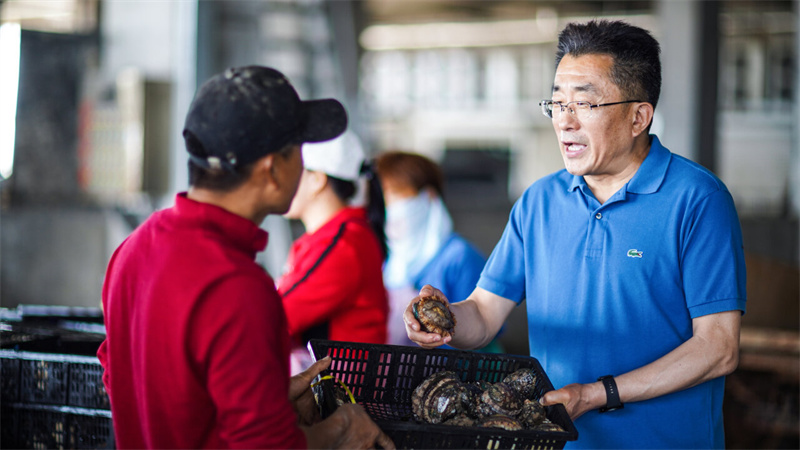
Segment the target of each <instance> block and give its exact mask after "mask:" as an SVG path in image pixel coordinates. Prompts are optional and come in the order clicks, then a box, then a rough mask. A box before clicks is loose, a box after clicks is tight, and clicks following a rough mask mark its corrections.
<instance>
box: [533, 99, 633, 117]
mask: <svg viewBox="0 0 800 450" xmlns="http://www.w3.org/2000/svg"><path fill="white" fill-rule="evenodd" d="M643 101H644V100H625V101H624V102H614V103H601V104H599V105H593V104H591V103H589V102H569V103H561V102H554V101H552V100H542V101H541V102H539V106H541V107H542V114H544V115H545V116H547V118H549V119H558V116H559V115H560V114H561V113H562V112H564V110H565V109H566V110H568V111H569V113H570V114H572V116H573V117H575V118H576V119H578V120H588V119H591V118H592V111H594V109H595V108H599V107H601V106H611V105H621V104H623V103H638V102H643Z"/></svg>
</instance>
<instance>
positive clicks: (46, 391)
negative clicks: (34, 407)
mask: <svg viewBox="0 0 800 450" xmlns="http://www.w3.org/2000/svg"><path fill="white" fill-rule="evenodd" d="M19 366H20V382H19V383H20V392H19V400H20V401H21V402H23V403H46V404H53V405H66V402H67V389H68V385H67V375H68V367H67V364H66V363H64V362H63V361H52V360H46V359H20V361H19Z"/></svg>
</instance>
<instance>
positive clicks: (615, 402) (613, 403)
mask: <svg viewBox="0 0 800 450" xmlns="http://www.w3.org/2000/svg"><path fill="white" fill-rule="evenodd" d="M597 381H601V382H602V383H603V387H605V389H606V406H603V407H602V408H600V412H601V413H604V412H609V411H615V410H617V409H622V408H623V407H624V406H625V405H623V404H622V402H621V401H620V399H619V389H617V382H616V381H614V376H613V375H604V376H602V377H600V378H598V379H597Z"/></svg>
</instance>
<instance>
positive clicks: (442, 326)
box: [403, 285, 456, 348]
mask: <svg viewBox="0 0 800 450" xmlns="http://www.w3.org/2000/svg"><path fill="white" fill-rule="evenodd" d="M403 322H405V326H406V333H407V334H408V338H409V339H411V341H413V342H414V343H416V344H417V345H419V346H420V347H423V348H435V347H438V346H440V345H443V344H446V343H448V342H450V340H452V339H453V334H454V333H455V326H456V318H455V315H454V314H453V313H452V311H451V310H450V302H449V301H448V300H447V298H446V297H445V296H444V294H442V292H441V291H440V290H438V289H436V288H434V287H432V286H430V285H425V286H423V287H422V289H420V291H419V296H417V297H414V299H412V300H411V303H409V305H408V307H407V308H406V311H405V313H404V314H403Z"/></svg>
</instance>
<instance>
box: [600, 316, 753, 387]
mask: <svg viewBox="0 0 800 450" xmlns="http://www.w3.org/2000/svg"><path fill="white" fill-rule="evenodd" d="M701 319H702V320H703V321H704V322H705V323H701V324H700V325H701V327H702V329H700V330H697V329H696V330H695V334H694V336H692V337H691V338H690V339H689V340H687V341H686V342H684V343H683V344H681V345H680V346H679V347H677V348H676V349H675V350H673V351H671V352H669V353H667V354H666V355H664V356H663V357H661V358H659V359H657V360H656V361H654V362H652V363H650V364H648V365H646V366H643V367H641V368H639V369H636V370H633V371H631V372H628V373H625V374H622V375H619V376H618V377H615V378H616V381H617V387H618V388H619V392H620V398H621V400H622V402H623V403H625V402H636V401H642V400H648V399H651V398H654V397H659V396H662V395H666V394H669V393H672V392H677V391H680V390H683V389H688V388H690V387H692V386H696V385H698V384H701V383H704V382H706V381H709V380H713V379H714V378H717V377H720V376H724V375H727V374H729V373H731V372H733V370H735V369H736V366H737V365H738V361H739V329H740V323H741V313H740V312H739V311H728V312H725V313H719V314H713V315H711V316H708V317H705V318H701Z"/></svg>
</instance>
